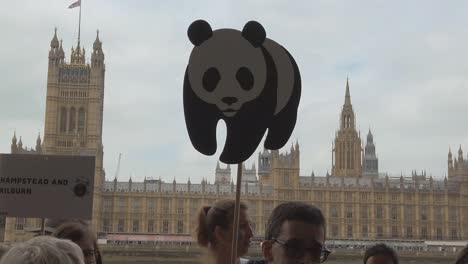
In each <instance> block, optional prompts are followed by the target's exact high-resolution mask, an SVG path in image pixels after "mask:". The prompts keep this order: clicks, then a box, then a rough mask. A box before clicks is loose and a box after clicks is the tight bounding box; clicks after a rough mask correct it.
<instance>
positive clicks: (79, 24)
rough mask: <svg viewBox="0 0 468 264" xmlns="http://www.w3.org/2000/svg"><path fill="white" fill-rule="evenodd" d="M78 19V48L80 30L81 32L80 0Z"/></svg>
mask: <svg viewBox="0 0 468 264" xmlns="http://www.w3.org/2000/svg"><path fill="white" fill-rule="evenodd" d="M79 16H80V17H79V19H78V46H80V30H81V0H80V15H79Z"/></svg>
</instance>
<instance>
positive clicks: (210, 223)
mask: <svg viewBox="0 0 468 264" xmlns="http://www.w3.org/2000/svg"><path fill="white" fill-rule="evenodd" d="M235 205H236V202H235V201H234V200H221V201H218V202H216V203H215V204H214V205H213V206H203V207H202V208H201V210H200V212H199V214H198V226H197V228H196V237H197V242H198V244H199V245H200V246H202V247H207V246H208V245H209V244H213V245H214V244H216V241H215V237H214V231H215V228H216V226H220V227H221V228H223V229H228V228H229V227H230V226H231V224H232V222H233V219H234V209H235ZM240 208H241V209H242V210H246V209H247V206H246V205H245V204H244V203H243V202H241V204H240Z"/></svg>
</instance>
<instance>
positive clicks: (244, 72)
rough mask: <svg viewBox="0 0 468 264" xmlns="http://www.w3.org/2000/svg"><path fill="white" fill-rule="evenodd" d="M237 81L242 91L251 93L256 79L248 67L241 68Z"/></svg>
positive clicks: (238, 71)
mask: <svg viewBox="0 0 468 264" xmlns="http://www.w3.org/2000/svg"><path fill="white" fill-rule="evenodd" d="M236 79H237V81H238V82H239V84H240V86H241V87H242V89H244V90H246V91H249V90H251V89H252V88H253V85H254V77H253V74H252V72H250V70H249V69H247V68H246V67H240V68H239V70H237V73H236Z"/></svg>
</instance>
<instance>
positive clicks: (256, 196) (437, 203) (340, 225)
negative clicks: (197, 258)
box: [4, 32, 468, 241]
mask: <svg viewBox="0 0 468 264" xmlns="http://www.w3.org/2000/svg"><path fill="white" fill-rule="evenodd" d="M90 53H91V56H90V58H89V60H88V59H87V57H86V56H85V49H84V48H82V46H81V43H80V42H79V41H78V43H77V45H76V47H72V49H71V55H70V60H69V61H67V60H66V59H65V52H64V50H63V46H62V41H59V40H58V37H57V32H55V34H54V36H53V38H52V41H51V43H50V50H49V56H48V62H49V63H48V75H47V98H46V109H45V127H44V134H43V139H41V137H40V136H38V139H37V142H36V147H35V149H32V148H26V147H24V146H23V142H22V139H21V137H19V140H18V138H17V137H18V135H16V134H15V135H14V136H13V138H12V140H11V153H22V154H28V153H33V154H62V155H63V154H64V155H83V154H85V155H89V154H91V155H95V156H96V169H95V185H94V186H95V187H94V191H93V192H94V201H93V219H92V221H91V224H92V226H93V228H94V229H95V230H96V232H97V233H98V235H99V237H101V238H107V239H109V240H138V241H157V240H171V239H172V240H174V241H177V240H180V241H183V240H184V239H185V240H187V239H189V238H190V236H191V234H192V232H193V230H194V228H195V222H194V219H196V218H197V217H196V215H197V213H198V211H199V209H200V208H201V206H202V205H208V204H213V203H214V202H215V201H216V200H218V199H225V198H233V199H234V197H235V189H236V188H235V186H234V183H233V179H232V178H231V177H232V175H231V168H230V166H229V165H227V166H226V165H220V164H219V163H218V164H217V165H216V168H215V170H214V181H213V182H212V183H208V180H207V179H203V180H202V181H201V182H197V183H192V182H191V181H190V180H188V182H184V183H182V182H177V181H176V179H174V180H173V181H172V182H164V181H162V180H161V179H154V178H145V180H144V181H143V182H134V181H132V179H130V180H129V181H125V182H123V181H118V180H117V179H113V180H110V181H106V179H105V173H104V169H103V155H104V151H103V144H102V127H103V111H104V108H103V105H104V104H103V102H104V86H105V85H104V80H105V63H104V52H103V48H102V42H101V40H100V38H99V33H98V34H97V36H96V40H95V41H94V44H93V46H92V50H91V52H90ZM350 94H351V93H350V87H349V82H348V81H346V87H345V100H344V104H343V106H342V109H341V118H340V120H339V130H338V132H337V133H336V137H335V140H334V143H333V144H332V146H331V151H332V153H333V155H332V162H331V163H332V168H331V174H329V173H328V172H327V174H326V175H314V173H312V175H300V165H301V164H300V149H301V148H302V147H304V146H300V145H299V143H298V142H296V143H295V144H294V145H293V146H291V147H290V149H288V150H287V151H286V152H283V151H278V150H273V151H271V150H266V149H265V150H263V151H261V152H260V153H258V162H257V164H256V165H255V164H254V165H253V166H252V167H251V168H246V167H245V166H243V179H242V188H241V189H242V196H241V197H242V200H243V201H244V202H246V204H247V205H248V215H249V216H250V218H251V221H252V226H253V229H254V232H255V235H256V236H257V237H262V236H263V234H264V231H265V223H266V222H267V219H268V216H269V215H270V213H271V211H272V209H273V208H274V207H275V206H276V205H278V204H279V203H282V202H284V201H291V200H294V201H304V202H307V203H310V204H313V205H316V206H317V207H319V208H321V210H322V211H323V213H324V214H325V216H326V219H327V228H326V233H327V234H326V236H327V238H328V239H336V240H338V239H351V240H384V239H395V240H468V157H464V156H463V151H462V148H461V146H460V148H459V149H458V152H457V153H454V154H452V153H451V151H449V153H448V159H447V162H448V173H447V175H448V176H447V177H445V178H444V179H442V180H441V179H433V178H432V177H428V176H427V175H426V173H425V172H424V171H423V172H415V171H413V172H412V173H411V176H410V177H403V176H400V177H396V178H395V177H389V176H388V175H387V174H384V173H379V169H378V168H379V166H378V159H377V156H376V147H375V145H374V140H373V135H372V133H371V131H369V132H368V134H367V137H366V139H365V144H364V142H363V141H364V140H363V139H361V137H360V133H358V132H357V131H356V119H355V113H354V110H353V106H352V103H351V95H350ZM337 108H338V107H337ZM442 162H443V161H441V165H442ZM40 225H41V221H40V219H32V218H28V219H25V218H12V217H7V219H6V226H5V234H4V240H5V241H19V240H24V239H27V238H29V237H30V236H32V234H31V232H30V230H32V229H34V228H38V227H40Z"/></svg>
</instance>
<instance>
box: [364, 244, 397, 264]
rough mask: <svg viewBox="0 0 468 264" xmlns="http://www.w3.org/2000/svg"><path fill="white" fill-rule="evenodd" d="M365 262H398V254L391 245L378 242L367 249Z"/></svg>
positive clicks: (384, 263)
mask: <svg viewBox="0 0 468 264" xmlns="http://www.w3.org/2000/svg"><path fill="white" fill-rule="evenodd" d="M364 264H398V256H397V254H396V252H395V250H393V249H392V248H391V247H389V246H387V245H385V244H382V243H381V244H376V245H375V246H372V247H370V248H368V249H367V250H366V253H365V254H364Z"/></svg>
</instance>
